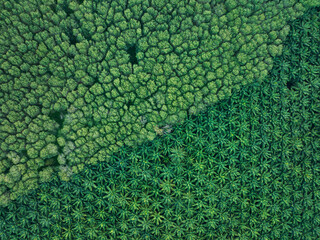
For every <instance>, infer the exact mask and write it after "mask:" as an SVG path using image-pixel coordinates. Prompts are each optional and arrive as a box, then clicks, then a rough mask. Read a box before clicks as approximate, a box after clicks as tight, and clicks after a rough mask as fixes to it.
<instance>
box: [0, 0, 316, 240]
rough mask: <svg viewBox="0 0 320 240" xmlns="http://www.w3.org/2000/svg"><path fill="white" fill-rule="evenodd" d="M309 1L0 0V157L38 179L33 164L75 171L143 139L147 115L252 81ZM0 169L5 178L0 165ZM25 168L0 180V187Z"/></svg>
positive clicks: (148, 132) (152, 123)
mask: <svg viewBox="0 0 320 240" xmlns="http://www.w3.org/2000/svg"><path fill="white" fill-rule="evenodd" d="M314 4H315V2H313V1H310V0H296V1H284V2H282V1H267V0H261V1H260V0H259V1H256V0H248V1H242V0H227V1H213V2H210V1H177V0H175V1H160V0H154V1H140V0H128V1H122V0H121V1H90V0H58V1H54V0H50V1H48V0H38V1H34V0H21V1H15V0H6V1H0V56H1V57H0V161H1V162H8V164H7V165H10V166H11V165H16V164H15V163H14V162H13V161H12V160H11V159H10V158H8V157H7V155H8V154H9V155H10V154H12V153H15V154H17V155H18V156H19V157H20V158H21V160H23V163H22V164H24V165H25V166H28V167H29V168H30V169H32V171H34V172H33V173H36V174H35V175H36V176H34V179H33V180H32V181H34V182H38V181H39V180H40V178H41V179H47V178H46V177H43V176H42V175H49V174H43V172H45V171H44V168H48V169H47V170H46V171H48V172H51V171H52V170H53V171H58V172H59V171H61V170H60V169H65V167H66V165H67V166H68V168H70V169H72V171H73V172H74V173H76V172H77V171H78V170H79V168H80V166H83V164H84V163H91V162H95V161H96V159H105V160H107V159H109V158H110V155H109V153H110V152H111V151H114V150H116V149H117V148H119V147H121V146H123V145H124V144H126V145H130V146H132V145H135V144H139V143H141V142H143V141H145V140H152V139H153V138H154V137H156V135H157V132H156V131H155V129H157V127H159V128H160V129H161V128H162V127H164V126H166V125H168V124H169V125H171V124H174V123H176V122H177V121H183V120H184V119H185V117H186V115H187V112H189V113H190V114H191V113H196V112H198V111H200V109H202V108H204V107H205V106H207V105H208V104H213V103H215V102H217V101H218V100H222V99H224V98H226V97H228V96H230V93H231V90H232V89H234V88H240V87H241V86H243V85H245V84H247V83H252V82H253V81H261V80H262V79H263V78H264V77H265V75H266V73H267V72H268V71H269V70H271V68H272V64H273V61H272V57H273V56H278V55H279V54H281V51H282V43H283V40H284V39H285V37H286V35H287V33H288V26H287V25H286V24H287V22H288V21H292V20H294V19H296V18H297V17H299V16H301V15H302V13H303V12H304V11H305V10H306V7H308V6H311V5H314ZM207 76H208V78H207ZM190 109H191V110H190ZM141 119H143V120H144V121H141ZM84 129H86V130H84ZM106 129H108V131H106ZM109 129H111V130H110V131H109ZM85 132H87V133H88V134H85ZM160 132H161V131H160ZM62 139H63V140H62ZM69 143H71V144H72V146H73V149H72V150H71V149H70V148H69V147H68V146H70V144H69ZM60 155H61V156H60ZM59 156H60V158H59ZM52 159H59V160H60V161H58V160H54V161H53V160H52ZM62 159H63V160H62ZM60 163H63V164H60ZM2 165H6V164H2ZM60 167H61V168H60ZM29 168H28V169H29ZM0 169H1V170H0V174H4V175H5V176H6V177H8V179H11V177H10V176H9V175H8V174H9V172H8V171H9V170H8V166H7V167H3V166H1V167H0ZM30 171H31V170H30ZM40 172H42V174H41V176H40ZM64 172H68V171H64ZM23 174H24V173H23ZM23 174H22V175H23ZM25 174H27V173H25ZM60 175H64V177H66V174H63V173H61V172H60ZM14 179H15V178H14ZM28 180H29V178H27V177H23V176H22V177H21V180H18V181H14V183H13V182H12V181H8V182H7V183H4V184H2V185H1V186H0V187H5V188H6V190H7V192H6V193H4V194H2V195H3V196H2V197H1V199H3V198H8V197H9V198H10V199H14V198H15V196H17V193H18V192H17V191H18V189H22V188H23V187H22V186H26V185H27V184H26V182H27V181H28ZM40 181H41V180H40ZM33 185H34V184H30V186H33ZM19 191H20V190H19ZM11 193H12V194H11ZM10 194H11V195H10ZM66 236H69V235H68V234H67V235H66ZM92 236H93V235H92ZM70 237H71V236H70Z"/></svg>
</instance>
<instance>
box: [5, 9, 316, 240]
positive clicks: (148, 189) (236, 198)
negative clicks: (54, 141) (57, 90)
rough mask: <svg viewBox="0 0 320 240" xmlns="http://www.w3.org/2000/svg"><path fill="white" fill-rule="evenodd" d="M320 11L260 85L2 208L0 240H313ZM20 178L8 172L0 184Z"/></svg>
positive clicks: (302, 22)
mask: <svg viewBox="0 0 320 240" xmlns="http://www.w3.org/2000/svg"><path fill="white" fill-rule="evenodd" d="M319 10H320V9H317V10H316V9H313V10H311V11H308V12H307V14H306V15H305V16H304V17H303V18H302V19H299V20H296V21H294V22H293V23H292V28H293V30H292V32H291V33H290V34H289V36H288V40H287V42H286V45H285V47H284V50H283V54H282V55H281V56H277V57H276V58H275V59H274V62H275V64H274V67H273V68H272V70H271V72H270V74H269V75H268V76H267V78H266V79H265V81H263V82H255V83H253V84H248V85H246V86H243V87H242V88H241V89H240V90H239V91H233V93H232V95H231V97H230V98H228V99H225V100H222V101H219V102H218V103H217V104H215V105H213V106H210V107H209V108H208V109H207V110H206V111H202V112H201V113H199V114H197V115H194V116H188V117H187V118H186V120H185V121H184V122H183V123H182V124H180V125H175V126H174V127H173V128H172V133H171V134H165V135H163V136H162V137H157V138H155V139H154V141H153V142H148V143H144V144H142V145H140V146H138V147H135V148H130V147H121V148H120V149H119V151H117V153H113V154H111V155H110V158H109V159H108V160H107V161H99V162H98V163H97V164H93V165H88V166H85V167H84V169H83V171H81V172H80V173H79V174H75V175H73V176H72V177H71V179H70V181H61V179H60V178H58V177H57V176H55V177H54V179H53V180H52V181H50V182H46V183H42V184H40V187H39V188H38V189H37V190H33V191H32V192H31V193H30V194H28V195H24V196H20V197H18V198H17V200H16V201H12V202H10V203H9V204H8V206H7V207H1V208H0V238H1V239H205V240H207V239H310V240H311V239H319V238H320V231H319V216H320V205H319V201H320V165H319V163H320V161H319V160H320V144H319V143H320V136H319V129H320V121H319V109H320V95H319V92H320V91H319V90H320V89H319V88H320V78H319V68H320V61H319V60H320V58H319V57H320V56H319V51H320V49H319V47H320V44H319V43H320V32H319V28H320V25H319V23H320V18H319V16H320V15H319ZM143 122H144V119H141V120H140V124H145V123H143ZM146 125H148V124H146ZM158 130H159V129H158ZM74 131H79V132H77V134H79V135H81V136H86V135H87V134H93V135H94V133H93V132H91V133H90V131H88V130H87V128H85V127H82V126H81V124H80V125H79V127H78V129H77V130H76V129H74ZM106 131H108V132H109V131H111V132H112V128H111V129H110V130H106ZM65 145H66V146H68V149H69V150H70V151H73V150H74V146H72V143H71V142H67V143H65ZM7 157H8V158H9V159H11V160H13V159H15V160H14V161H15V162H17V163H18V162H23V160H21V161H20V160H19V159H18V155H17V153H10V154H9V155H8V156H7ZM91 160H92V161H95V160H94V159H91ZM18 165H19V166H21V164H20V163H19V164H18ZM9 167H10V166H9ZM23 171H25V170H24V169H22V168H21V169H20V168H17V167H15V166H13V167H10V170H9V174H8V175H7V176H3V175H0V182H3V181H5V182H7V183H8V184H12V182H14V181H16V180H17V179H18V178H19V177H20V176H21V175H20V173H22V172H23ZM70 171H71V170H70V169H67V168H63V169H61V172H66V173H67V172H69V173H70ZM36 174H37V173H36V172H34V174H31V173H30V172H29V173H28V176H29V178H28V180H27V181H26V183H27V184H29V185H32V184H35V182H34V181H33V179H34V175H36ZM50 174H51V172H50V169H49V170H46V171H41V172H40V175H41V177H42V178H45V179H44V180H46V179H47V178H46V176H47V175H50ZM48 178H49V177H48ZM5 192H6V189H4V187H3V186H2V187H0V193H5ZM3 196H5V195H2V196H1V197H2V198H3V199H1V200H3V201H6V200H7V198H4V197H3Z"/></svg>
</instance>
